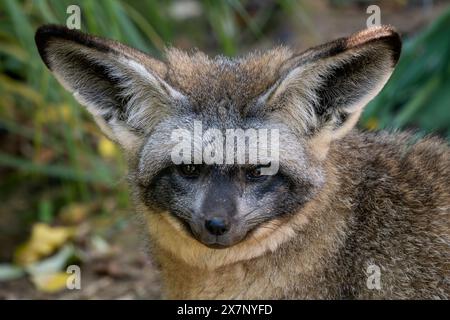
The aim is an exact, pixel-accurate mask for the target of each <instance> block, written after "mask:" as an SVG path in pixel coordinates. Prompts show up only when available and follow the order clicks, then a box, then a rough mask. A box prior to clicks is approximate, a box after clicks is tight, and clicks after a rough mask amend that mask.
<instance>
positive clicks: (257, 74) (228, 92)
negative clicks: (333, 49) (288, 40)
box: [165, 47, 292, 111]
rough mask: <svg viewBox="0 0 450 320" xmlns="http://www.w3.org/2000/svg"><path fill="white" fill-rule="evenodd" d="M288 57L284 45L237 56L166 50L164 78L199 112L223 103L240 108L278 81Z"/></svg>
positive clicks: (288, 52)
mask: <svg viewBox="0 0 450 320" xmlns="http://www.w3.org/2000/svg"><path fill="white" fill-rule="evenodd" d="M291 56H292V53H291V52H290V50H289V49H287V48H285V47H278V48H275V49H272V50H269V51H265V52H253V53H250V54H247V55H245V56H242V57H239V58H228V57H224V56H216V57H213V58H211V57H209V56H207V55H206V54H204V53H202V52H200V51H194V52H190V53H188V52H184V51H181V50H178V49H168V50H166V64H167V72H166V75H165V80H166V81H167V82H169V83H170V84H172V85H173V86H174V87H176V88H177V89H179V90H180V91H181V92H183V93H184V94H185V95H186V96H187V97H188V99H189V100H190V102H191V104H192V105H193V106H194V107H196V108H199V109H200V111H201V109H203V108H211V107H214V106H217V105H221V104H223V103H224V102H225V103H226V104H228V105H233V106H234V107H236V108H242V107H244V106H246V105H247V104H248V103H249V102H250V101H252V100H253V99H255V98H256V97H257V96H258V95H260V94H262V93H264V92H265V91H266V90H267V89H268V88H270V87H271V86H272V85H273V84H274V83H275V82H276V81H277V80H278V78H279V73H280V68H281V66H282V65H283V63H284V62H285V61H286V60H288V59H289V58H290V57H291Z"/></svg>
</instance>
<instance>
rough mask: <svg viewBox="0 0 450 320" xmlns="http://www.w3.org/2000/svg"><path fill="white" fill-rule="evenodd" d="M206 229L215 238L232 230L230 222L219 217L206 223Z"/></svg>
mask: <svg viewBox="0 0 450 320" xmlns="http://www.w3.org/2000/svg"><path fill="white" fill-rule="evenodd" d="M205 228H206V230H208V232H209V233H211V234H212V235H215V236H221V235H223V234H224V233H226V232H227V231H228V230H229V229H230V227H229V224H228V222H227V221H226V220H225V219H223V218H218V217H213V218H211V219H207V220H206V221H205Z"/></svg>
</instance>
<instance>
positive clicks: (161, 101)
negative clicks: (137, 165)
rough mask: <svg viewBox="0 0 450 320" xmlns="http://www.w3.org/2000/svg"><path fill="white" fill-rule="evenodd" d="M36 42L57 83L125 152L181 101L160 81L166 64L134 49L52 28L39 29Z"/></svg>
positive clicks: (175, 93) (49, 26)
mask: <svg viewBox="0 0 450 320" xmlns="http://www.w3.org/2000/svg"><path fill="white" fill-rule="evenodd" d="M35 40H36V45H37V47H38V50H39V54H40V55H41V58H42V60H43V61H44V62H45V64H46V65H47V67H48V68H49V69H50V71H51V72H52V73H53V74H54V75H55V77H56V78H57V79H58V81H59V82H60V83H61V84H62V85H63V86H64V87H65V88H66V89H67V90H68V91H70V92H72V93H73V95H74V97H75V98H76V99H77V100H78V102H80V103H81V104H82V105H84V106H86V107H87V109H88V110H89V112H90V113H92V115H93V116H94V118H95V120H96V122H97V123H98V125H99V126H100V128H101V129H102V130H103V131H104V133H105V134H106V135H107V136H108V137H110V138H111V139H113V140H115V141H117V142H119V144H120V145H122V146H123V147H124V148H125V149H130V148H134V147H136V146H137V145H138V144H139V143H140V141H141V138H142V137H143V136H144V135H145V132H146V131H148V130H149V129H151V127H152V125H154V124H155V123H157V122H158V121H159V120H160V119H161V118H162V117H163V116H165V115H166V114H167V113H169V110H170V105H171V104H172V103H173V102H174V101H175V100H177V99H182V98H183V96H182V94H181V93H180V92H178V91H176V90H175V89H173V88H172V87H171V86H170V85H169V84H167V83H166V82H165V81H164V80H163V77H164V74H165V72H166V66H165V64H164V63H162V62H160V61H158V60H155V59H152V58H150V57H149V56H147V55H145V54H144V53H142V52H140V51H138V50H135V49H132V48H130V47H127V46H125V45H122V44H120V43H117V42H114V41H110V40H106V39H102V38H98V37H94V36H90V35H86V34H84V33H81V32H79V31H75V30H69V29H67V28H65V27H62V26H54V25H47V26H43V27H40V28H39V29H38V30H37V32H36V36H35Z"/></svg>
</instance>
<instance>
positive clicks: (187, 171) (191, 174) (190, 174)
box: [177, 164, 201, 178]
mask: <svg viewBox="0 0 450 320" xmlns="http://www.w3.org/2000/svg"><path fill="white" fill-rule="evenodd" d="M177 168H178V172H180V174H181V175H182V176H183V177H186V178H197V177H198V176H199V175H200V171H201V170H200V169H201V167H200V166H199V165H194V164H182V165H180V166H178V167H177Z"/></svg>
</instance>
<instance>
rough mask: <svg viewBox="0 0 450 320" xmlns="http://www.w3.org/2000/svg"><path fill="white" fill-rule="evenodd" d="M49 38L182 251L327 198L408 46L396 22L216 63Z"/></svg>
mask: <svg viewBox="0 0 450 320" xmlns="http://www.w3.org/2000/svg"><path fill="white" fill-rule="evenodd" d="M36 43H37V46H38V49H39V53H40V55H41V57H42V59H43V61H44V62H45V63H46V65H47V66H48V68H49V69H50V70H51V71H52V72H53V74H54V75H55V76H56V78H57V79H58V80H59V82H60V83H61V84H62V85H63V86H64V87H65V88H66V89H67V90H69V91H71V92H72V93H73V94H74V97H75V98H76V99H77V100H78V101H79V102H80V103H81V104H82V105H84V106H86V107H87V109H88V111H89V112H90V113H91V114H92V115H93V117H94V119H95V121H96V122H97V123H98V125H99V126H100V128H101V129H102V130H103V132H104V133H105V134H106V135H107V136H108V137H109V138H111V139H112V140H114V141H116V142H117V143H118V144H119V145H120V146H121V148H122V149H123V151H124V153H125V155H126V157H127V159H128V163H129V173H128V180H129V184H130V188H131V190H132V194H133V198H134V201H135V204H136V207H137V209H138V210H139V211H140V212H143V213H144V215H146V216H148V218H149V221H151V222H150V224H151V226H150V229H151V231H152V232H153V237H155V238H157V239H156V241H159V242H161V243H163V242H164V241H166V240H167V237H168V235H167V234H169V233H170V234H175V235H176V236H177V237H178V238H177V239H178V240H177V241H175V242H170V241H171V240H170V241H169V240H167V247H171V249H170V250H176V251H177V250H178V249H174V247H176V246H178V247H180V246H183V245H186V246H189V245H191V244H192V243H194V242H191V241H195V243H197V244H199V245H200V246H202V247H201V249H199V250H216V249H218V248H222V249H225V250H224V251H225V252H226V250H231V249H232V248H233V247H237V246H242V245H243V243H246V242H249V241H258V237H259V236H260V235H261V234H262V233H264V234H270V233H272V232H276V230H277V229H278V228H279V227H280V226H281V225H282V224H283V221H285V220H288V219H290V218H291V217H292V216H293V215H296V214H297V213H298V212H299V211H300V210H301V208H302V207H304V206H306V205H307V204H308V201H309V200H311V199H312V198H313V197H314V196H315V194H317V192H318V191H319V190H320V189H321V188H322V187H323V185H324V182H325V181H326V179H327V175H328V174H330V173H327V172H326V170H325V169H324V162H325V160H326V159H327V150H328V148H329V146H330V144H331V143H332V142H333V140H336V139H339V138H340V137H342V136H343V135H345V134H346V133H347V132H348V131H349V130H351V128H352V127H353V126H354V125H355V123H356V121H357V120H358V117H359V115H360V113H361V111H362V109H363V107H364V106H365V105H366V104H367V103H368V102H369V101H370V100H371V99H372V98H373V97H374V96H376V94H377V93H378V92H379V91H380V90H381V89H382V87H383V86H384V84H385V83H386V81H387V80H388V79H389V77H390V75H391V73H392V71H393V69H394V67H395V64H396V63H397V60H398V58H399V55H400V48H401V42H400V38H399V36H398V34H397V33H396V32H395V31H393V30H392V29H391V28H389V27H378V28H372V29H367V30H365V31H362V32H360V33H357V34H355V35H353V36H351V37H349V38H342V39H339V40H336V41H334V42H331V43H328V44H325V45H322V46H319V47H316V48H313V49H310V50H308V51H306V52H303V53H297V52H293V51H291V50H289V49H287V48H284V47H280V48H276V49H274V50H271V51H268V52H265V53H252V54H249V55H247V56H244V57H240V58H226V57H221V56H219V57H216V58H209V57H207V56H206V55H205V54H203V53H201V52H192V53H185V52H181V51H178V50H176V49H168V50H167V51H166V59H165V61H164V62H162V61H158V60H156V59H154V58H151V57H149V56H147V55H145V54H144V53H142V52H140V51H137V50H135V49H132V48H129V47H127V46H125V45H122V44H120V43H117V42H113V41H110V40H106V39H102V38H98V37H94V36H90V35H85V34H83V33H81V32H78V31H74V30H68V29H66V28H64V27H59V26H44V27H41V28H40V29H39V30H38V31H37V33H36ZM196 126H197V127H198V126H200V127H201V129H198V128H197V131H198V132H197V135H196V132H195V131H196ZM180 132H181V133H182V134H181V135H177V134H176V133H180ZM180 137H181V138H182V139H179V138H180ZM275 138H276V139H275ZM180 140H186V141H187V142H186V141H185V143H184V146H185V148H184V149H183V150H181V152H179V151H180V150H179V149H180V148H179V147H180ZM239 141H240V144H239ZM269 142H270V143H269ZM174 150H175V151H174ZM263 151H264V152H263ZM275 155H276V156H275ZM162 233H163V234H162ZM180 240H181V241H180ZM169 242H170V244H169ZM256 243H257V242H256ZM178 247H177V248H178ZM177 252H178V253H179V252H180V250H178V251H177Z"/></svg>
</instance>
